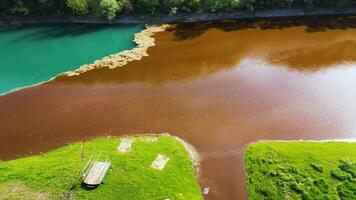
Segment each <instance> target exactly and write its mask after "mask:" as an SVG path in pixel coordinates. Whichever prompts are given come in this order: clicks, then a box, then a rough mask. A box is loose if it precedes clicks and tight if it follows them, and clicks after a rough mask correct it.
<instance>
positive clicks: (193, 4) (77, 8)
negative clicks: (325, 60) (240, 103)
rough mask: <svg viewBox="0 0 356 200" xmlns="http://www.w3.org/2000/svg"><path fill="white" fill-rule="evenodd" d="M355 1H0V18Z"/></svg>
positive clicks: (352, 1) (352, 2)
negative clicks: (5, 16) (2, 16)
mask: <svg viewBox="0 0 356 200" xmlns="http://www.w3.org/2000/svg"><path fill="white" fill-rule="evenodd" d="M355 6H356V0H325V1H323V0H1V1H0V14H1V15H17V16H19V15H54V14H69V15H89V16H97V17H105V18H109V19H112V18H113V17H115V16H116V15H117V14H119V13H123V12H129V13H135V14H139V15H154V14H170V15H173V14H176V13H187V12H233V11H256V10H268V9H289V8H305V9H313V8H344V7H355Z"/></svg>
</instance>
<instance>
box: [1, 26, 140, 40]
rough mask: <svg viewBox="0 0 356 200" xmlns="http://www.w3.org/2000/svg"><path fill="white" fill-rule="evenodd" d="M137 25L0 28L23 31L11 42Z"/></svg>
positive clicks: (6, 31)
mask: <svg viewBox="0 0 356 200" xmlns="http://www.w3.org/2000/svg"><path fill="white" fill-rule="evenodd" d="M130 26H137V25H107V24H101V25H99V24H55V25H24V26H17V27H5V28H0V33H9V32H22V31H26V33H24V34H21V36H19V37H18V38H16V39H14V40H12V41H11V42H19V41H26V40H32V41H36V40H44V39H48V38H60V37H77V36H81V35H84V34H90V33H94V32H97V31H101V30H104V29H113V28H115V29H121V28H123V27H130Z"/></svg>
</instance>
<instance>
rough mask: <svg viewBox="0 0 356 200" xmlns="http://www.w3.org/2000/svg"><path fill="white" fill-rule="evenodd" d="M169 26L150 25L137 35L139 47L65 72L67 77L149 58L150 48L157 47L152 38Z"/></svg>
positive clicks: (135, 40)
mask: <svg viewBox="0 0 356 200" xmlns="http://www.w3.org/2000/svg"><path fill="white" fill-rule="evenodd" d="M167 27H168V25H166V24H164V25H150V26H147V27H146V29H145V30H143V31H141V32H139V33H136V34H135V38H134V40H133V41H134V42H135V43H136V44H137V46H136V47H135V48H133V49H131V50H125V51H121V52H119V53H117V54H113V55H109V56H106V57H104V58H102V59H100V60H97V61H95V62H94V63H93V64H86V65H82V66H81V67H80V68H79V69H76V70H74V71H68V72H64V75H67V76H77V75H79V74H82V73H85V72H87V71H90V70H93V69H100V68H108V69H114V68H116V67H121V66H124V65H126V64H127V63H128V62H131V61H134V60H141V59H142V57H144V56H148V54H147V50H148V48H150V47H152V46H154V45H155V39H154V38H153V37H152V36H153V35H154V34H155V33H158V32H162V31H164V30H165V29H166V28H167Z"/></svg>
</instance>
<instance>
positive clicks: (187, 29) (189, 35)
mask: <svg viewBox="0 0 356 200" xmlns="http://www.w3.org/2000/svg"><path fill="white" fill-rule="evenodd" d="M297 26H304V27H305V31H306V32H308V33H314V32H321V31H326V30H334V29H339V30H346V29H355V28H356V17H354V16H342V17H337V16H332V17H330V16H328V17H290V18H270V19H244V20H224V21H209V22H187V23H179V24H175V25H174V26H172V27H171V28H169V29H168V31H170V32H173V34H174V37H175V40H177V41H182V40H189V39H193V38H195V37H198V36H200V35H201V34H203V33H205V32H206V31H207V30H209V29H212V28H215V29H218V30H221V31H236V30H243V29H252V28H260V29H262V30H268V29H284V28H291V27H297Z"/></svg>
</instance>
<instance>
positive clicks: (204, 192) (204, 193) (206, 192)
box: [203, 187, 210, 195]
mask: <svg viewBox="0 0 356 200" xmlns="http://www.w3.org/2000/svg"><path fill="white" fill-rule="evenodd" d="M209 191H210V188H209V187H205V188H204V189H203V195H208V194H209Z"/></svg>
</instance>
